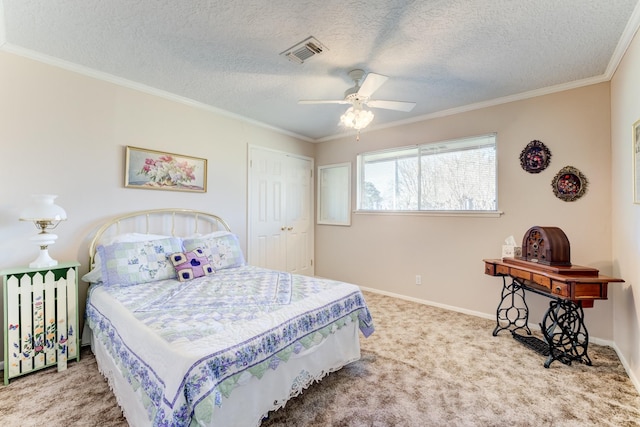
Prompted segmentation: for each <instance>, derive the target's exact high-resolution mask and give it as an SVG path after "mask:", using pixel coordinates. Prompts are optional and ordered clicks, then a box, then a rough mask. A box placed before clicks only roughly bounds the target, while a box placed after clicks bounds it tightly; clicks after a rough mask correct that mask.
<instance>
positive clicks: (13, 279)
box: [0, 261, 80, 385]
mask: <svg viewBox="0 0 640 427" xmlns="http://www.w3.org/2000/svg"><path fill="white" fill-rule="evenodd" d="M79 266H80V264H79V263H78V262H76V261H72V262H62V263H59V264H58V265H56V266H54V267H44V268H29V267H21V268H11V269H5V270H1V271H0V275H2V286H3V297H4V383H5V385H6V384H9V379H11V378H14V377H18V376H20V375H24V374H28V373H29V372H33V371H36V370H38V369H43V368H47V367H49V366H53V365H58V371H63V370H65V369H67V360H68V359H73V358H76V359H77V360H80V347H79V343H80V341H79V334H78V267H79Z"/></svg>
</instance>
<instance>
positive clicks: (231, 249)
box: [182, 231, 245, 270]
mask: <svg viewBox="0 0 640 427" xmlns="http://www.w3.org/2000/svg"><path fill="white" fill-rule="evenodd" d="M182 243H183V245H184V249H185V250H187V251H190V250H194V249H195V248H202V250H203V252H204V254H205V255H206V256H207V258H209V262H210V263H211V265H212V266H213V268H215V269H216V270H222V269H225V268H233V267H241V266H243V265H245V260H244V255H243V254H242V249H241V248H240V242H239V241H238V237H237V236H236V235H235V234H232V233H230V232H228V231H225V232H215V233H212V234H209V235H206V236H201V237H194V238H190V239H184V240H183V242H182Z"/></svg>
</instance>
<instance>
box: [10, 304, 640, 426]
mask: <svg viewBox="0 0 640 427" xmlns="http://www.w3.org/2000/svg"><path fill="white" fill-rule="evenodd" d="M365 297H366V299H367V302H368V304H369V306H370V309H371V312H372V315H373V318H374V322H375V324H376V332H375V333H374V334H373V335H372V336H371V337H370V338H368V339H362V359H361V360H360V361H358V362H355V363H353V364H351V365H349V366H347V367H345V368H344V369H342V370H340V371H338V372H335V373H333V374H331V375H329V376H327V377H326V378H325V379H324V380H323V381H322V382H320V383H317V384H314V385H312V386H311V387H309V389H307V390H306V391H305V392H304V393H303V394H302V395H300V396H298V397H297V398H295V399H293V400H291V401H290V402H289V403H288V404H287V406H286V407H285V408H283V409H281V410H279V411H276V412H274V413H272V414H270V416H269V419H267V420H265V421H264V422H263V423H262V425H263V426H264V427H267V426H269V427H274V426H292V427H293V426H318V427H319V426H323V427H324V426H363V427H364V426H367V427H371V426H376V427H377V426H380V427H382V426H445V425H446V426H554V427H555V426H640V395H639V394H638V392H637V390H636V389H635V388H634V386H633V384H632V383H631V381H630V379H629V377H628V376H627V375H626V373H625V371H624V368H623V367H622V365H621V363H620V361H619V359H618V358H617V356H616V354H615V352H614V351H613V350H612V349H611V348H609V347H602V346H597V345H591V346H590V347H589V356H590V357H591V360H592V361H593V366H586V365H584V364H579V363H573V364H572V365H571V366H566V365H563V364H561V363H559V362H553V363H552V364H551V367H550V368H549V369H545V368H544V367H543V362H544V360H545V358H544V357H542V356H540V355H538V354H536V353H534V352H532V351H531V350H528V349H527V348H525V347H524V346H523V345H522V344H520V343H518V342H516V341H515V340H514V339H513V338H511V336H510V335H509V334H508V333H506V332H503V333H502V334H501V335H499V336H498V337H493V336H492V335H491V331H492V330H493V327H494V322H493V321H490V320H485V319H479V318H477V317H473V316H467V315H463V314H460V313H455V312H450V311H446V310H442V309H438V308H434V307H429V306H425V305H421V304H417V303H412V302H407V301H403V300H399V299H395V298H389V297H385V296H381V295H377V294H372V293H366V294H365ZM586 322H587V327H588V325H589V318H588V312H587V319H586ZM0 425H1V426H11V427H13V426H25V427H28V426H126V425H127V424H126V421H125V420H124V419H123V418H122V416H121V414H120V411H119V410H118V408H117V406H116V403H115V399H114V397H113V395H112V393H111V392H110V390H109V388H108V386H107V384H106V383H105V381H104V380H103V378H102V377H101V376H100V374H99V373H98V370H97V368H96V364H95V359H94V358H93V356H92V355H91V354H90V352H88V350H87V349H85V350H84V351H83V355H82V359H81V361H80V362H79V363H75V362H74V363H70V364H69V369H68V370H67V371H65V372H61V373H58V372H56V370H55V368H53V369H47V370H44V371H40V372H38V373H34V374H31V375H27V376H24V377H21V378H18V379H14V380H12V381H11V383H10V385H9V386H6V387H0Z"/></svg>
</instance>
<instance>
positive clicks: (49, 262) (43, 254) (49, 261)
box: [29, 248, 58, 268]
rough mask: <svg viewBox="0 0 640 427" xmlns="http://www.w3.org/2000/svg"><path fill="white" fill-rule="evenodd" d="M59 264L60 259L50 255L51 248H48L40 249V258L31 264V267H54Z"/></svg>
mask: <svg viewBox="0 0 640 427" xmlns="http://www.w3.org/2000/svg"><path fill="white" fill-rule="evenodd" d="M56 265H58V261H56V260H55V259H53V258H51V257H50V256H49V250H48V249H47V248H44V249H40V253H39V254H38V258H36V259H35V260H34V261H33V262H31V263H30V264H29V268H42V267H53V266H56Z"/></svg>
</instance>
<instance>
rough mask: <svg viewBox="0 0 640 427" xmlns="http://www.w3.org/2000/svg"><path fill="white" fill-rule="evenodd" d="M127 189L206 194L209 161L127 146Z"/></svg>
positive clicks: (125, 175) (125, 174) (125, 182)
mask: <svg viewBox="0 0 640 427" xmlns="http://www.w3.org/2000/svg"><path fill="white" fill-rule="evenodd" d="M124 186H125V187H126V188H140V189H146V190H167V191H190V192H195V193H205V192H206V191H207V159H203V158H199V157H192V156H185V155H182V154H175V153H168V152H164V151H157V150H150V149H147V148H139V147H132V146H127V147H126V151H125V170H124Z"/></svg>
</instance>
